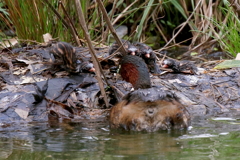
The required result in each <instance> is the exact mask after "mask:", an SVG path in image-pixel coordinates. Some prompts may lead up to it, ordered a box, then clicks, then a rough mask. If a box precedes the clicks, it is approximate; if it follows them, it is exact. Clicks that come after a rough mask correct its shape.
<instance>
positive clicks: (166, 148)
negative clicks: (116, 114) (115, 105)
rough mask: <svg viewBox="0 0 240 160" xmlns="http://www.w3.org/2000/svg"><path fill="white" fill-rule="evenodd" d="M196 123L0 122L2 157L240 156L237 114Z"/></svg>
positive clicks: (128, 159)
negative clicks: (148, 126) (157, 127)
mask: <svg viewBox="0 0 240 160" xmlns="http://www.w3.org/2000/svg"><path fill="white" fill-rule="evenodd" d="M192 126H193V128H192V129H189V130H184V131H160V132H154V133H145V132H141V133H139V132H126V131H121V130H109V127H108V123H107V122H103V121H102V122H89V121H82V122H65V123H58V122H52V123H36V124H34V123H30V124H20V125H19V124H18V125H11V126H6V125H3V124H2V125H1V124H0V159H8V160H15V159H16V160H38V159H39V160H43V159H44V160H52V159H59V160H61V159H63V160H65V159H94V160H95V159H106V160H108V159H109V160H110V159H116V160H118V159H119V160H132V159H140V160H141V159H144V160H145V159H169V160H172V159H184V160H188V159H189V160H190V159H191V160H192V159H194V160H198V159H199V160H200V159H201V160H204V159H206V160H209V159H218V160H219V159H220V160H221V159H222V160H225V159H239V157H240V152H239V150H240V145H239V144H240V133H239V132H238V131H239V129H240V125H239V122H238V120H237V119H234V118H233V119H224V117H223V118H212V119H211V118H210V119H207V120H206V119H201V118H195V119H194V121H193V124H192Z"/></svg>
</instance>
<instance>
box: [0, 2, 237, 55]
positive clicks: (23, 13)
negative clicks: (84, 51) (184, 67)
mask: <svg viewBox="0 0 240 160" xmlns="http://www.w3.org/2000/svg"><path fill="white" fill-rule="evenodd" d="M0 1H1V0H0ZM2 1H4V3H5V5H6V7H5V8H8V9H7V12H8V13H9V17H10V19H11V23H12V24H13V26H14V27H15V30H16V34H17V37H18V38H19V39H28V40H36V41H39V42H42V41H43V39H42V35H43V34H45V33H50V34H51V35H52V36H53V38H59V40H61V41H68V42H69V41H74V33H73V30H72V29H71V26H70V25H69V24H70V21H69V19H68V17H70V19H71V22H72V23H73V26H72V27H74V30H75V31H74V32H75V34H77V36H78V38H79V39H84V37H83V34H82V30H81V27H80V24H79V22H78V17H77V14H76V13H77V12H76V8H75V5H74V1H73V0H62V1H61V2H62V4H63V5H60V4H59V2H60V1H59V0H31V1H27V2H26V0H2ZM229 1H230V2H229ZM229 1H227V0H222V1H213V0H207V1H205V0H129V1H124V0H111V1H110V0H104V1H103V2H104V5H105V7H106V10H107V12H108V15H109V17H110V19H111V21H112V24H113V25H117V26H118V25H126V26H127V27H128V29H129V34H128V37H127V38H128V39H130V40H133V41H143V42H147V43H152V45H153V46H154V47H155V48H156V49H158V48H161V47H167V46H169V45H174V44H177V43H182V44H186V45H189V50H194V51H197V52H198V53H201V52H202V51H203V50H204V49H205V48H208V47H210V46H211V45H213V44H215V43H218V42H220V44H221V46H222V48H224V49H227V50H228V51H229V52H231V53H233V54H235V53H236V52H238V51H237V49H234V50H233V51H230V48H231V46H235V44H234V41H237V40H235V39H233V38H232V39H231V40H230V39H227V38H230V37H239V36H238V33H237V32H239V31H238V30H235V32H234V31H233V30H231V29H228V28H227V27H230V26H236V27H235V28H239V20H238V19H236V15H237V13H236V12H235V10H232V13H231V14H229V13H226V12H225V11H226V10H229V8H232V6H233V5H234V3H233V2H234V0H229ZM47 2H49V3H50V5H49V4H47ZM81 3H82V9H83V12H84V16H85V19H86V22H87V25H88V29H89V33H90V36H91V39H92V40H93V41H95V42H98V43H106V42H107V39H108V37H109V36H110V33H109V30H108V28H107V25H106V23H105V22H104V20H103V18H102V15H101V12H100V10H99V8H98V5H97V3H96V2H95V1H90V0H89V1H81ZM230 4H231V5H230ZM62 6H64V8H63V7H62ZM64 9H65V10H66V12H64ZM53 10H55V12H54V11H53ZM0 12H1V10H0ZM1 13H2V12H1ZM56 13H58V14H59V15H60V17H61V18H59V16H57V15H56ZM3 14H4V13H3ZM5 17H6V16H5ZM226 17H229V20H230V19H231V20H232V22H231V21H229V20H226ZM234 17H235V18H234ZM0 18H1V19H2V17H0ZM213 19H214V21H213ZM2 21H5V22H7V21H6V19H3V20H2ZM64 21H65V23H64ZM216 22H224V23H223V24H221V23H216ZM8 23H9V22H8ZM230 23H232V24H230ZM225 24H227V25H225ZM222 25H224V26H226V28H222V27H220V28H219V26H222ZM9 26H10V25H9ZM230 28H231V27H230ZM223 29H224V30H228V32H227V33H228V34H226V32H225V31H223ZM222 33H225V35H224V34H222ZM216 35H218V36H220V37H218V36H216ZM220 39H224V40H226V41H225V42H223V41H219V40H220ZM232 43H233V44H232ZM227 44H230V46H227Z"/></svg>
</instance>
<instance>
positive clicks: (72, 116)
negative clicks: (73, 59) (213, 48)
mask: <svg viewBox="0 0 240 160" xmlns="http://www.w3.org/2000/svg"><path fill="white" fill-rule="evenodd" d="M75 49H76V51H77V57H78V56H82V55H84V57H86V58H89V57H90V54H89V51H88V49H87V48H79V47H75ZM50 50H51V45H46V46H40V45H35V46H27V47H21V48H15V49H9V50H3V51H2V53H1V61H0V66H1V68H0V81H1V85H0V87H1V88H0V121H1V122H2V123H4V124H5V123H9V122H32V121H48V120H49V119H57V120H63V119H69V120H79V119H105V118H106V117H107V116H108V113H109V108H107V107H106V106H105V104H104V101H103V98H102V97H101V96H100V90H99V87H98V83H97V81H96V79H95V74H93V73H77V74H72V73H71V74H70V73H69V72H67V71H66V70H64V66H62V65H61V64H55V63H53V62H52V61H51V54H50ZM96 50H97V56H98V58H99V61H101V64H102V65H103V66H102V67H103V68H104V73H105V75H106V77H107V79H108V81H109V82H110V83H111V84H112V85H113V86H114V89H112V88H111V87H107V85H106V84H105V88H106V92H107V95H108V101H109V103H110V107H111V106H113V105H115V104H116V103H117V101H118V99H119V97H121V95H124V94H126V93H128V92H129V91H130V90H131V84H129V83H127V82H125V81H122V79H121V77H120V76H119V75H118V74H116V73H111V72H110V67H113V66H115V65H117V64H118V62H117V59H116V58H113V59H111V60H104V59H105V58H106V57H107V56H108V47H106V48H96ZM159 57H161V55H159ZM89 60H90V58H89ZM157 63H158V65H159V66H160V61H158V62H157ZM211 68H212V67H211V66H209V67H206V68H205V69H206V70H205V71H204V72H202V73H200V74H199V75H190V74H183V73H171V72H170V73H165V74H162V75H155V76H153V75H152V76H151V80H152V83H153V85H162V86H163V87H164V89H165V90H171V91H173V92H174V93H175V94H176V95H177V97H179V99H180V101H181V103H182V104H184V105H185V106H187V109H188V111H189V112H190V114H191V116H192V117H194V116H199V115H202V116H207V115H215V116H218V115H222V114H225V115H231V117H232V116H234V115H238V114H239V110H240V101H239V97H240V90H239V87H240V76H239V75H240V69H239V68H233V69H228V70H212V69H211ZM47 80H48V81H47ZM118 94H120V95H119V96H117V97H116V95H118Z"/></svg>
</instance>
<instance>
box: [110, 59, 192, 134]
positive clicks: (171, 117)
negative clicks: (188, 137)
mask: <svg viewBox="0 0 240 160" xmlns="http://www.w3.org/2000/svg"><path fill="white" fill-rule="evenodd" d="M120 64H121V69H120V74H121V76H122V78H123V79H124V80H126V81H128V82H130V83H131V84H132V85H133V87H134V89H135V90H134V91H132V92H130V93H128V94H127V95H125V96H124V97H123V99H122V101H121V102H119V103H118V104H117V105H115V106H114V107H112V109H111V112H110V126H111V128H123V129H125V130H134V131H147V132H153V131H157V130H160V129H163V130H165V129H170V128H186V127H188V126H189V123H190V116H189V113H188V112H187V110H186V108H185V107H184V106H183V105H182V104H181V103H180V102H179V101H178V98H177V97H176V96H175V94H174V93H173V92H172V91H170V90H164V89H163V87H162V86H152V85H151V81H150V76H149V72H148V69H147V66H146V64H145V63H144V61H143V60H142V58H140V57H138V56H132V55H126V56H124V57H123V58H122V60H121V62H120Z"/></svg>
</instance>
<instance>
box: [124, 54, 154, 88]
mask: <svg viewBox="0 0 240 160" xmlns="http://www.w3.org/2000/svg"><path fill="white" fill-rule="evenodd" d="M120 64H121V69H120V74H121V76H122V78H123V79H124V80H125V81H127V82H130V83H131V84H132V85H133V88H134V89H139V88H141V89H145V88H151V80H150V75H149V72H148V68H147V65H146V63H145V62H144V61H143V59H142V58H140V57H138V56H132V55H126V56H124V57H123V58H122V60H121V62H120Z"/></svg>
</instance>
